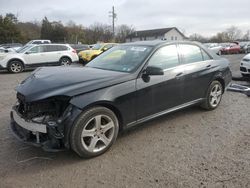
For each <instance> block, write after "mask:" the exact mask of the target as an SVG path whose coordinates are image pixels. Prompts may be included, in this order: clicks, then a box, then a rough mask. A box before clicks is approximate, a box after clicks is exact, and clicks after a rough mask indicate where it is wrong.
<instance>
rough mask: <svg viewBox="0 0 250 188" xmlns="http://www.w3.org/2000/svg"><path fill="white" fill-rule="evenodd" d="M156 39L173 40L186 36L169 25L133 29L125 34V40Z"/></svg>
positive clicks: (182, 38)
mask: <svg viewBox="0 0 250 188" xmlns="http://www.w3.org/2000/svg"><path fill="white" fill-rule="evenodd" d="M157 39H161V40H167V41H175V40H185V39H186V37H185V35H184V34H183V33H181V32H180V31H179V30H178V29H177V28H176V27H171V28H162V29H152V30H143V31H135V32H133V33H132V34H130V35H128V36H127V38H126V42H135V41H143V40H157Z"/></svg>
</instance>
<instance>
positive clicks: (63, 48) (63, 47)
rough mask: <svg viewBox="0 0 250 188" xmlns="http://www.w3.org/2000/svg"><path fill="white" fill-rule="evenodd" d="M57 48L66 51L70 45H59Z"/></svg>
mask: <svg viewBox="0 0 250 188" xmlns="http://www.w3.org/2000/svg"><path fill="white" fill-rule="evenodd" d="M57 50H58V51H66V50H68V47H67V46H57Z"/></svg>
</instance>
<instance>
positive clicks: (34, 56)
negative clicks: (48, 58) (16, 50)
mask: <svg viewBox="0 0 250 188" xmlns="http://www.w3.org/2000/svg"><path fill="white" fill-rule="evenodd" d="M41 50H42V49H41V46H34V47H32V48H30V49H29V50H27V51H26V52H25V53H24V60H25V62H26V64H27V65H30V66H32V65H34V66H35V65H36V64H39V63H42V62H43V58H44V57H43V56H42V53H41Z"/></svg>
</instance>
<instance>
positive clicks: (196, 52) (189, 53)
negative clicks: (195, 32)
mask: <svg viewBox="0 0 250 188" xmlns="http://www.w3.org/2000/svg"><path fill="white" fill-rule="evenodd" d="M179 48H180V52H181V53H182V55H183V57H184V63H185V64H188V63H195V62H199V61H203V57H202V54H201V49H200V48H199V47H198V46H194V45H189V44H180V45H179Z"/></svg>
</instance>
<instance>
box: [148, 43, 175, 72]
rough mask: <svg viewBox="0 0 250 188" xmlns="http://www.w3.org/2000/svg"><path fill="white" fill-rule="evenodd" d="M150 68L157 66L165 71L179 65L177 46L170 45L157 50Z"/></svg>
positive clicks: (150, 61)
mask: <svg viewBox="0 0 250 188" xmlns="http://www.w3.org/2000/svg"><path fill="white" fill-rule="evenodd" d="M148 65H149V66H155V67H159V68H162V69H163V70H164V69H168V68H172V67H175V66H177V65H179V57H178V52H177V47H176V45H169V46H165V47H162V48H160V49H159V50H157V51H156V52H155V53H154V54H153V56H152V57H151V58H150V60H149V63H148Z"/></svg>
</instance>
